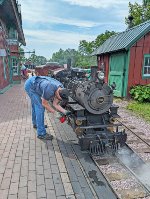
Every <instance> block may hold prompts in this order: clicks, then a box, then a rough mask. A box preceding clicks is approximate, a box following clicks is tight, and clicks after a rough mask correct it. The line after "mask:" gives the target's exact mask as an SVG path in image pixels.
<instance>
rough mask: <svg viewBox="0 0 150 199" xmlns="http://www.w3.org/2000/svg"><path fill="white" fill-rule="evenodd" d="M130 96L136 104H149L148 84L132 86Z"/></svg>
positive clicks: (149, 89) (149, 88)
mask: <svg viewBox="0 0 150 199" xmlns="http://www.w3.org/2000/svg"><path fill="white" fill-rule="evenodd" d="M130 94H131V97H132V98H133V99H134V100H136V101H138V102H150V84H149V85H144V86H142V85H138V86H133V87H132V88H131V90H130Z"/></svg>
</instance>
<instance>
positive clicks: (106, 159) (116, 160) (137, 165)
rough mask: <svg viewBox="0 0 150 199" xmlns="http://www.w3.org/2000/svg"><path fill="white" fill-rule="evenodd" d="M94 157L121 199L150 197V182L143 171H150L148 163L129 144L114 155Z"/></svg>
mask: <svg viewBox="0 0 150 199" xmlns="http://www.w3.org/2000/svg"><path fill="white" fill-rule="evenodd" d="M92 159H93V160H94V162H95V164H96V165H97V166H98V168H99V169H100V171H101V172H102V174H103V175H104V177H105V178H106V180H107V181H108V183H109V184H110V186H111V187H112V189H113V190H114V192H115V193H116V194H117V195H118V198H119V199H138V198H144V199H150V182H149V180H148V179H147V178H145V175H143V172H142V170H143V171H144V170H146V169H147V172H148V171H149V170H148V168H147V165H146V164H145V162H144V161H143V160H142V159H141V158H140V157H139V156H138V155H137V154H136V153H135V152H134V151H133V150H132V149H131V148H130V147H129V146H128V145H126V146H125V147H124V148H122V149H121V150H119V151H118V152H116V153H115V154H114V155H110V154H109V155H108V154H106V155H104V156H99V157H98V156H92ZM149 168H150V167H149ZM147 180H148V181H147Z"/></svg>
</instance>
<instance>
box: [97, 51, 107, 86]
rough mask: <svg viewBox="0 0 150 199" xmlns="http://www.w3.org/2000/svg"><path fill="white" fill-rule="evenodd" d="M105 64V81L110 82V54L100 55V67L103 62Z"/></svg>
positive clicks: (99, 67)
mask: <svg viewBox="0 0 150 199" xmlns="http://www.w3.org/2000/svg"><path fill="white" fill-rule="evenodd" d="M102 63H104V65H105V82H107V83H108V75H109V55H108V54H106V55H100V56H98V69H101V64H102Z"/></svg>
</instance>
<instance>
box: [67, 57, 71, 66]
mask: <svg viewBox="0 0 150 199" xmlns="http://www.w3.org/2000/svg"><path fill="white" fill-rule="evenodd" d="M70 68H71V59H70V58H68V59H67V69H70Z"/></svg>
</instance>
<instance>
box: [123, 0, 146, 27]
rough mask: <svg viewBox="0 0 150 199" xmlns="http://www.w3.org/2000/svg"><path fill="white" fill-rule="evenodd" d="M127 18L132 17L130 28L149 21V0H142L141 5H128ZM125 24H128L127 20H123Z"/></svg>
mask: <svg viewBox="0 0 150 199" xmlns="http://www.w3.org/2000/svg"><path fill="white" fill-rule="evenodd" d="M129 16H132V17H133V21H132V26H136V25H139V24H141V23H143V22H144V21H147V20H149V19H150V0H144V1H143V4H142V5H140V4H138V3H134V4H132V3H129ZM125 23H126V24H129V20H128V18H125Z"/></svg>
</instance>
